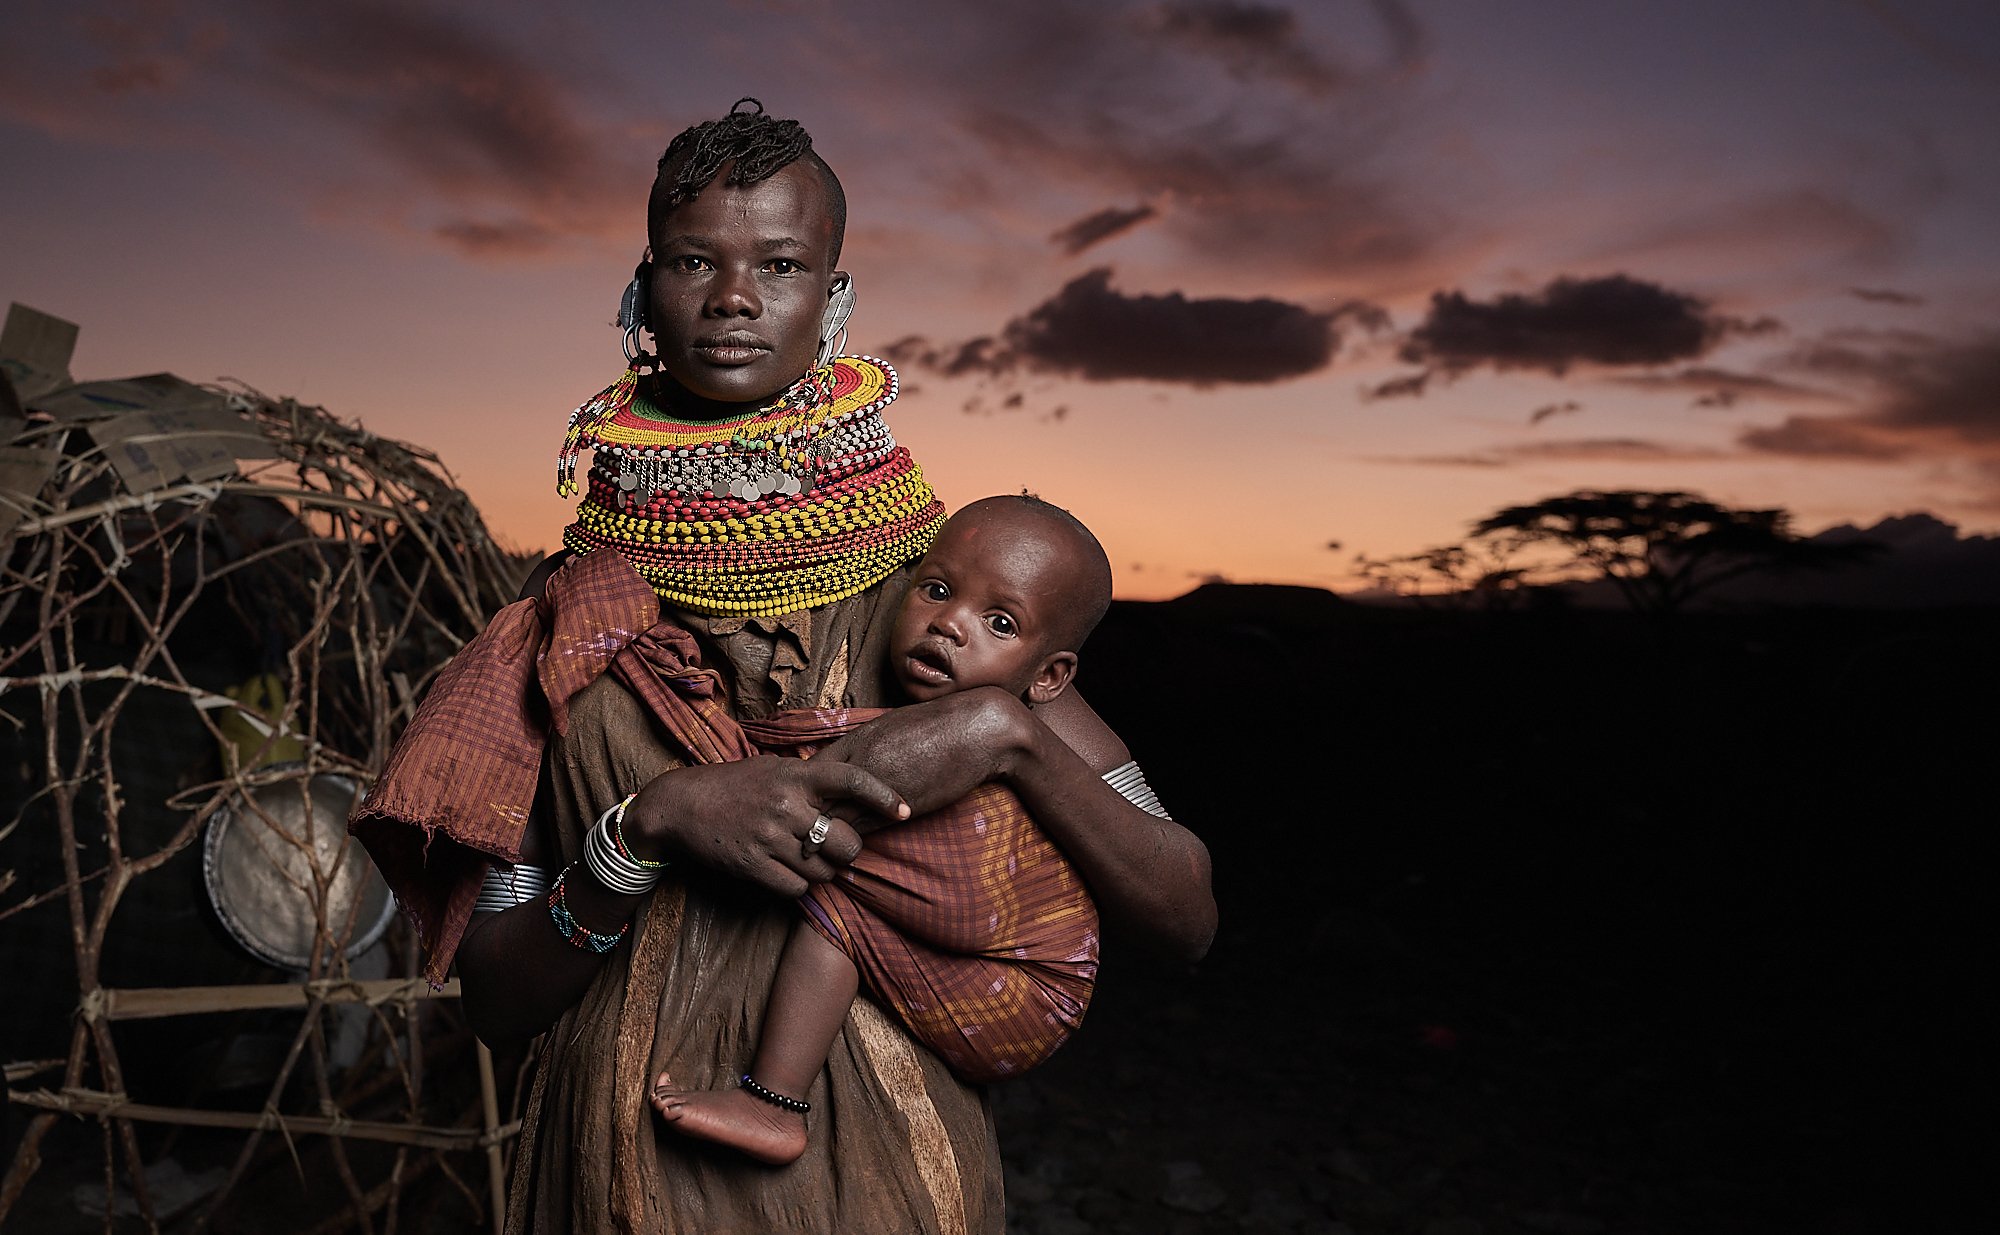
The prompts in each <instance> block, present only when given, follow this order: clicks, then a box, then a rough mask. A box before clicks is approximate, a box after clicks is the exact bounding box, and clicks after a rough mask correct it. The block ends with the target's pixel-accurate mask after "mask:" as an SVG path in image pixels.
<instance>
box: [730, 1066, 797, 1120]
mask: <svg viewBox="0 0 2000 1235" xmlns="http://www.w3.org/2000/svg"><path fill="white" fill-rule="evenodd" d="M743 1088H744V1089H746V1090H748V1091H749V1093H750V1096H751V1097H753V1098H762V1099H763V1100H764V1101H766V1102H769V1103H770V1104H771V1105H772V1106H776V1107H782V1108H783V1109H785V1110H788V1111H790V1112H791V1113H792V1114H794V1115H803V1114H805V1113H806V1112H807V1111H810V1110H811V1109H812V1103H810V1102H807V1101H805V1100H804V1099H803V1098H787V1097H786V1096H785V1095H783V1094H781V1093H779V1092H778V1091H777V1090H775V1089H766V1088H764V1087H763V1086H762V1085H759V1084H758V1083H757V1082H756V1081H754V1080H752V1079H750V1074H749V1073H748V1072H745V1073H744V1074H743Z"/></svg>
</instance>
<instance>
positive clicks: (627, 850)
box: [611, 793, 667, 871]
mask: <svg viewBox="0 0 2000 1235" xmlns="http://www.w3.org/2000/svg"><path fill="white" fill-rule="evenodd" d="M638 796H639V795H638V794H637V793H628V794H626V795H625V800H624V801H623V802H620V803H619V804H618V805H616V806H614V807H612V808H611V839H612V841H613V842H615V843H616V844H617V846H618V852H619V854H620V855H622V856H624V857H628V858H630V859H632V860H633V861H634V862H637V863H638V864H639V865H641V866H643V867H645V868H646V869H647V870H649V871H660V870H665V869H667V864H666V863H665V862H648V861H647V860H646V859H644V858H642V857H640V856H639V855H638V854H636V853H633V852H632V846H630V845H628V844H626V843H625V808H626V807H628V806H630V805H632V799H633V798H636V797H638Z"/></svg>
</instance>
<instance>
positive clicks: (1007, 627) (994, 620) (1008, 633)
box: [986, 613, 1020, 639]
mask: <svg viewBox="0 0 2000 1235" xmlns="http://www.w3.org/2000/svg"><path fill="white" fill-rule="evenodd" d="M986 626H987V629H989V630H991V631H992V632H993V633H994V634H996V635H999V636H1000V637H1001V638H1003V639H1012V638H1013V637H1014V636H1015V635H1017V634H1019V633H1020V631H1019V628H1017V627H1016V626H1015V625H1014V619H1013V618H1011V617H1008V616H1007V615H1006V614H1004V613H989V614H987V615H986Z"/></svg>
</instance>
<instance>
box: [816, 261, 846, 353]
mask: <svg viewBox="0 0 2000 1235" xmlns="http://www.w3.org/2000/svg"><path fill="white" fill-rule="evenodd" d="M853 312H854V280H853V279H852V278H851V277H850V276H848V275H844V274H842V275H836V276H834V280H833V294H832V295H831V296H830V297H828V298H827V302H826V316H825V317H823V318H821V319H820V323H819V357H818V358H817V359H816V360H814V361H813V367H814V368H815V369H824V368H826V366H828V365H830V364H832V363H833V358H834V357H835V356H838V355H839V354H840V349H841V348H842V347H844V346H846V344H847V318H848V315H849V314H851V313H853Z"/></svg>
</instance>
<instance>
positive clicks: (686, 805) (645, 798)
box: [457, 755, 910, 1043]
mask: <svg viewBox="0 0 2000 1235" xmlns="http://www.w3.org/2000/svg"><path fill="white" fill-rule="evenodd" d="M605 805H607V806H609V805H610V803H608V802H607V803H605ZM822 812H839V813H840V814H843V815H848V816H855V815H861V816H880V817H882V818H883V819H884V820H896V819H907V818H909V814H910V811H909V807H907V806H905V805H904V804H903V803H902V802H901V801H900V800H899V799H898V798H897V796H896V793H895V791H894V790H892V789H890V788H889V787H888V786H887V785H885V784H883V783H882V782H881V781H880V780H878V779H876V778H875V777H874V776H871V775H869V774H868V773H867V772H866V771H865V770H863V769H861V768H858V767H855V766H853V765H851V764H842V763H838V762H828V763H825V764H822V763H821V761H820V760H817V759H814V760H810V761H804V760H798V759H780V758H777V757H775V756H769V755H767V756H762V757H759V758H756V759H745V760H741V761H739V762H736V763H717V764H705V765H700V766H696V767H685V768H676V769H675V770H673V771H671V772H663V773H661V774H660V775H658V776H656V777H654V778H653V779H652V780H651V781H650V782H648V783H647V785H646V786H645V788H643V789H641V790H640V791H639V793H638V794H637V796H635V797H634V798H633V800H632V803H631V805H630V806H629V807H627V808H626V811H625V821H624V825H623V829H622V830H623V833H624V837H625V839H626V841H627V842H628V843H629V844H630V845H631V846H632V849H633V851H634V852H635V853H636V854H637V855H638V856H639V857H642V858H645V859H647V860H649V861H652V860H663V861H667V862H670V863H677V862H696V863H700V864H702V865H704V866H708V867H710V868H712V869H715V870H719V871H721V872H723V873H725V874H730V875H734V876H737V877H739V878H742V879H745V880H748V881H749V882H752V883H756V884H759V885H761V886H763V887H765V888H768V889H769V890H771V891H772V892H774V893H777V894H779V895H781V896H798V895H799V894H801V893H803V892H804V891H805V889H806V885H807V883H808V882H824V881H826V880H828V879H831V878H833V874H834V871H835V869H836V867H837V866H844V865H846V864H847V863H849V862H852V861H853V860H854V857H855V855H856V854H858V853H860V852H861V838H860V836H859V835H858V834H857V833H856V832H855V831H854V830H853V829H852V828H851V827H849V826H848V825H847V824H845V823H840V822H838V821H830V823H831V826H830V829H829V833H828V835H827V838H826V840H825V841H824V842H823V843H821V844H819V845H816V846H810V847H809V846H808V845H807V844H806V838H807V836H808V834H809V833H810V832H811V830H812V826H813V823H814V821H815V820H816V819H817V818H818V817H819V816H820V814H821V813H822ZM550 826H552V825H551V823H550V822H549V820H548V818H547V814H546V812H545V811H542V810H539V809H538V810H537V811H536V812H535V814H534V815H533V816H532V817H531V819H530V823H529V827H528V831H527V833H526V835H525V836H523V838H522V853H521V861H522V862H523V863H524V864H526V865H530V866H539V867H542V868H543V869H545V870H547V871H548V872H549V875H550V878H551V879H552V880H553V878H554V876H555V874H556V872H557V870H558V869H559V868H560V867H561V865H562V857H561V849H560V848H559V847H558V846H557V845H556V844H555V840H554V837H553V836H551V835H550V834H549V833H548V832H547V831H546V829H547V828H548V827H550ZM666 877H667V878H672V877H673V875H672V873H671V871H670V872H669V873H668V874H667V876H666ZM563 890H564V903H565V904H566V905H567V906H568V908H569V911H570V915H571V916H572V917H574V918H575V919H576V921H577V922H578V924H579V925H581V926H583V927H585V928H586V929H588V930H591V931H593V932H596V933H598V934H603V935H610V934H615V933H616V932H617V931H618V929H619V928H620V927H621V926H623V925H624V924H625V923H627V922H630V921H631V920H632V918H633V915H634V914H635V913H637V912H638V908H639V903H640V902H641V901H642V900H644V899H645V897H644V896H642V895H632V894H629V893H619V892H613V891H611V890H610V889H608V888H606V887H604V886H603V885H602V884H600V883H598V882H597V880H596V879H595V878H594V877H593V876H592V875H591V874H590V871H589V869H588V868H587V867H585V866H584V865H582V864H581V863H579V864H577V865H576V866H573V867H571V868H570V872H569V876H568V877H567V878H566V879H565V880H564V881H563ZM617 954H618V949H616V948H614V949H612V950H611V951H610V952H605V953H598V952H591V951H588V950H586V949H582V948H578V947H575V946H573V945H571V944H570V943H569V941H568V940H567V939H565V938H564V937H563V935H562V933H561V932H560V931H558V930H557V929H556V925H555V923H554V921H553V920H552V919H551V917H550V914H549V906H548V903H547V899H546V898H545V897H535V898H534V899H532V900H529V901H526V902H524V903H522V904H519V905H516V906H514V907H513V908H512V909H508V910H505V911H504V912H500V913H475V914H474V915H473V918H472V923H471V925H470V926H468V927H467V928H466V932H465V938H464V939H463V940H462V941H461V942H460V943H459V948H458V956H457V965H458V974H459V978H460V982H461V989H462V990H463V1000H464V1007H465V1015H466V1019H467V1020H468V1021H469V1022H470V1023H471V1025H472V1029H473V1032H474V1033H476V1034H478V1035H479V1037H480V1039H481V1040H482V1041H485V1042H487V1043H501V1042H514V1041H521V1040H524V1039H527V1038H531V1037H534V1036H535V1035H536V1034H538V1033H541V1032H543V1031H544V1030H546V1029H548V1028H549V1026H551V1025H553V1024H555V1021H556V1018H557V1017H559V1016H561V1015H562V1014H563V1013H564V1012H565V1011H567V1010H569V1008H571V1007H572V1006H574V1005H575V1004H576V1002H577V1001H578V1000H580V999H582V998H583V996H584V992H585V991H587V990H589V989H590V984H591V982H592V981H593V980H594V979H595V978H596V976H597V971H598V970H599V969H601V968H602V967H603V965H604V962H605V958H606V957H608V956H614V955H617Z"/></svg>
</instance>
